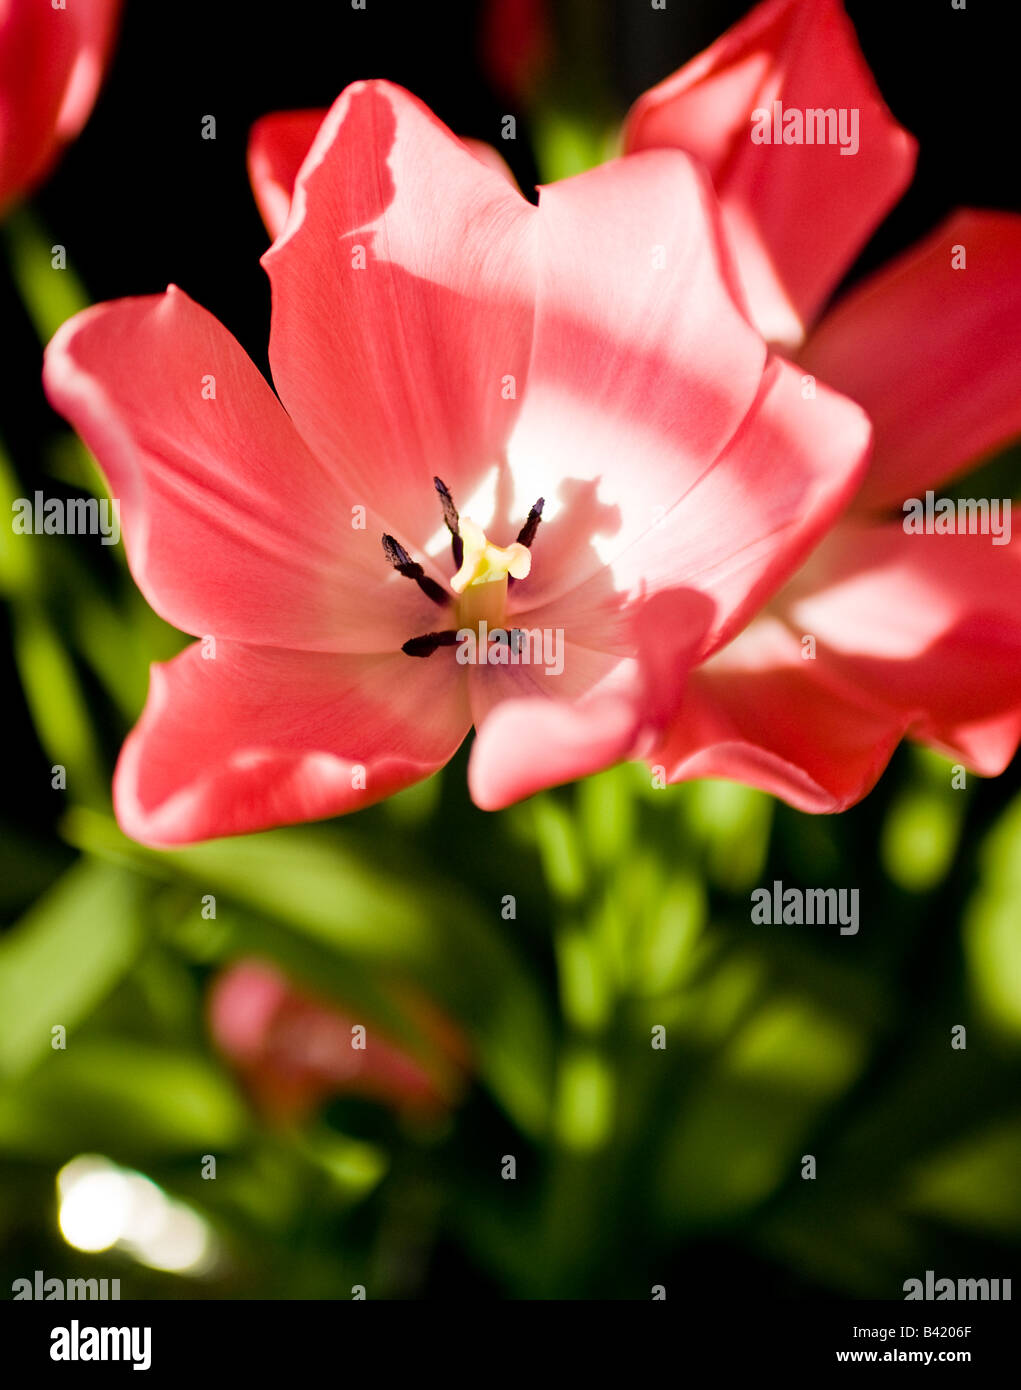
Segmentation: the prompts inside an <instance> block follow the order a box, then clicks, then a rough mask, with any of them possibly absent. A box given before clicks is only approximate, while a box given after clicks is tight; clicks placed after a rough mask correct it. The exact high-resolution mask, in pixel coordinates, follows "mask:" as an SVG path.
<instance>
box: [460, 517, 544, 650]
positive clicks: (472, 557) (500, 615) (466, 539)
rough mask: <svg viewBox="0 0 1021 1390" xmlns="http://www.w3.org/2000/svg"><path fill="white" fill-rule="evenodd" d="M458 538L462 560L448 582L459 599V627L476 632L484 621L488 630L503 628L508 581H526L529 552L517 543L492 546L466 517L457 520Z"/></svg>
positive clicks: (530, 555)
mask: <svg viewBox="0 0 1021 1390" xmlns="http://www.w3.org/2000/svg"><path fill="white" fill-rule="evenodd" d="M459 534H460V537H461V541H462V544H463V547H464V551H463V555H464V558H463V559H462V561H461V568H460V569H459V570H458V572H457V573H456V574H455V575H454V577H453V579H452V580H451V581H450V587H451V588H452V589H453V591H454V593H455V594H457V595H458V603H457V623H458V627H459V628H466V627H470V628H474V629H475V630H476V631H478V627H479V624H480V623H481V622H482V621H483V620H485V622H486V623H487V624H488V626H489V627H490V628H491V629H492V628H502V627H503V619H504V608H505V606H506V603H507V581H508V578H509V577H513V578H514V579H524V578H525V576H526V575H527V574H528V572H529V570H530V569H531V568H532V554H531V551H530V550H529V549H528V547H527V546H526V545H522V544H521V542H520V541H514V542H513V543H512V544H511V545H508V546H501V545H494V544H493V543H492V541H489V540H487V539H486V533H485V532H484V531H483V529H482V527H481V526H478V525H476V523H475V522H474V521H472V519H471V517H469V516H463V517H461V518H460V527H459Z"/></svg>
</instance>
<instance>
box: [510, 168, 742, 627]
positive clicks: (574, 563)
mask: <svg viewBox="0 0 1021 1390" xmlns="http://www.w3.org/2000/svg"><path fill="white" fill-rule="evenodd" d="M715 216H716V206H715V200H714V199H713V196H712V191H711V189H710V188H709V186H708V183H707V181H706V179H705V177H704V174H703V173H702V171H701V170H700V169H699V168H698V166H697V165H696V164H695V163H694V161H693V160H690V159H689V158H688V157H687V156H685V155H682V154H680V153H678V152H676V151H672V150H659V151H652V152H650V153H648V154H644V155H641V156H636V157H634V158H631V159H624V160H615V161H613V162H611V163H609V164H604V165H601V166H600V167H599V168H596V169H592V170H590V171H589V172H587V173H584V174H580V175H578V176H577V177H575V178H571V179H567V180H564V181H563V182H562V183H557V184H553V185H550V186H549V187H546V188H543V189H542V191H541V194H540V203H539V225H540V248H541V254H540V272H539V292H538V303H537V308H536V320H535V340H534V347H533V352H532V364H531V369H530V375H529V382H528V390H527V393H526V396H525V400H524V403H523V405H522V408H521V414H520V416H519V418H518V422H517V425H516V426H515V429H514V433H513V436H512V437H511V440H510V444H509V447H508V451H507V458H508V463H509V467H510V473H511V476H512V478H513V484H514V497H513V498H512V499H510V504H509V515H510V516H523V515H524V514H525V512H526V511H527V508H528V506H529V505H530V504H531V502H532V501H533V500H534V499H535V498H536V497H539V496H543V497H545V500H546V506H545V510H544V511H543V521H542V525H541V527H540V529H539V533H538V535H537V537H536V539H535V542H534V544H533V546H532V572H531V574H530V576H529V578H528V579H527V580H526V581H524V583H523V584H521V585H520V586H515V590H514V593H515V596H516V598H515V601H516V602H517V601H518V598H517V595H519V594H520V595H521V598H520V601H521V602H522V603H523V602H526V601H527V602H528V603H529V604H530V605H533V606H537V605H539V604H543V603H546V602H549V601H550V600H551V599H553V598H555V597H556V596H557V595H559V594H563V593H567V592H568V591H569V590H571V589H572V588H574V587H576V586H577V585H579V584H581V583H583V582H584V581H585V580H586V579H588V578H590V577H593V576H595V575H597V574H598V573H599V571H600V570H602V569H604V567H605V566H606V565H607V564H608V563H611V562H612V561H613V559H614V557H615V556H616V555H619V554H621V553H622V552H623V551H624V550H626V548H627V547H628V546H629V545H631V544H633V543H634V542H635V541H637V540H638V539H639V538H640V537H642V536H644V535H645V534H646V532H647V531H648V530H649V528H650V526H652V524H653V523H654V522H655V521H656V520H657V518H659V517H662V516H664V515H666V514H667V513H669V512H670V510H671V508H673V507H674V506H675V505H676V504H677V503H678V501H679V500H680V499H681V498H683V497H684V496H685V495H686V494H687V493H689V492H690V491H691V490H692V489H694V488H695V487H696V486H697V485H698V484H699V482H700V480H701V479H702V478H704V477H705V475H707V474H708V473H710V472H711V471H712V469H713V467H714V465H715V461H716V460H717V459H718V457H719V456H720V455H721V453H722V452H723V451H724V449H725V448H726V446H727V444H728V442H729V441H730V440H731V439H732V438H733V437H734V435H735V434H737V432H738V431H739V429H740V428H741V426H742V424H743V422H744V421H745V418H746V416H747V414H748V412H749V410H750V409H751V408H752V407H753V405H754V403H755V401H756V398H757V396H758V393H759V391H760V388H761V385H762V373H763V368H764V365H765V362H766V350H765V345H764V344H763V342H762V340H761V338H760V337H759V336H758V334H756V333H755V332H754V331H753V330H752V328H751V327H750V326H749V325H748V323H747V322H746V321H745V319H744V318H743V317H742V315H741V314H740V312H739V311H738V309H737V307H736V305H735V304H734V301H733V299H732V298H731V296H730V293H729V291H728V287H727V283H726V278H725V271H724V268H723V266H722V265H721V261H720V253H719V240H718V236H717V228H716V223H715ZM739 529H740V523H738V525H736V526H735V530H739ZM487 534H491V532H490V531H489V530H488V529H487ZM526 592H527V599H526V597H525V595H526Z"/></svg>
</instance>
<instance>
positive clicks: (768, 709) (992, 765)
mask: <svg viewBox="0 0 1021 1390" xmlns="http://www.w3.org/2000/svg"><path fill="white" fill-rule="evenodd" d="M773 610H774V611H773V615H772V616H768V615H767V616H763V617H760V618H758V619H756V620H755V621H754V622H753V623H752V624H751V625H750V626H749V627H748V628H747V629H746V630H745V631H744V632H742V633H741V634H739V636H738V637H737V638H736V639H735V640H734V641H733V642H732V643H731V644H730V645H729V646H728V647H726V648H725V649H724V650H723V651H722V652H720V653H718V654H717V655H716V656H715V657H713V659H712V660H711V661H709V662H707V663H706V665H705V666H703V667H701V668H699V670H698V671H697V672H695V673H694V675H693V676H692V678H691V680H690V682H689V684H688V688H687V693H686V696H685V701H684V703H683V704H682V706H681V708H680V710H679V712H678V714H677V716H676V717H675V719H674V720H673V723H672V725H671V728H670V732H669V735H668V736H667V737H666V738H665V739H664V741H663V743H662V745H661V746H660V747H659V748H658V749H657V751H656V752H655V753H654V754H652V755H651V757H650V760H651V761H652V762H654V763H660V764H662V765H663V766H664V767H665V769H666V773H667V777H668V779H669V780H670V781H678V780H682V779H686V778H691V777H705V776H716V777H730V778H734V779H736V780H739V781H743V782H748V783H750V784H751V785H753V786H758V787H761V788H763V789H764V790H766V791H769V792H772V793H773V794H774V795H776V796H780V797H782V798H783V799H784V800H786V801H789V802H790V803H791V804H792V805H794V806H797V807H798V808H799V809H801V810H805V811H841V810H844V809H846V808H847V807H848V806H851V805H853V804H854V803H855V802H856V801H858V800H860V798H861V797H863V796H864V795H865V794H866V793H867V792H868V791H869V790H871V788H872V786H873V785H874V784H875V782H876V780H877V779H878V777H879V775H880V774H881V772H882V771H883V768H884V767H885V766H886V763H887V762H888V760H889V758H890V757H891V756H892V754H893V751H894V749H895V748H896V746H897V744H898V743H899V742H900V740H901V738H903V737H906V736H907V737H911V738H914V739H918V740H921V741H924V742H926V743H928V744H931V745H933V746H935V747H936V748H938V749H939V750H941V751H942V752H944V753H946V754H947V755H948V756H950V757H952V758H956V759H959V760H960V761H961V762H962V763H964V764H966V765H967V766H969V767H971V768H974V769H975V770H976V771H978V772H980V773H982V774H984V775H987V776H994V775H996V774H998V773H1000V772H1002V771H1003V769H1004V768H1005V767H1006V765H1007V764H1008V763H1009V762H1010V760H1011V758H1012V757H1013V755H1014V752H1015V751H1016V749H1017V746H1018V741H1019V738H1021V695H1019V692H1021V556H1019V551H1018V548H1017V547H1016V546H1014V545H1013V544H1012V545H1009V546H994V545H992V543H991V537H990V536H983V535H967V534H964V535H956V536H928V535H918V536H907V535H905V534H904V532H903V530H902V529H901V527H900V526H896V525H894V526H865V525H852V524H850V523H845V524H843V525H842V526H840V527H839V528H838V529H837V530H836V531H835V532H834V533H833V535H832V536H831V537H830V538H829V539H828V540H827V541H825V542H824V543H823V545H822V546H820V548H819V550H818V551H817V552H816V554H815V555H814V556H813V557H812V559H811V561H810V562H809V564H808V566H806V568H805V570H804V571H803V572H802V573H801V574H800V575H799V576H798V577H797V578H796V580H795V581H793V582H792V584H790V585H789V586H788V588H787V589H786V590H785V591H784V593H783V594H782V595H781V596H780V598H779V599H777V600H776V601H775V602H774V605H773ZM808 637H811V638H812V639H813V641H814V653H815V654H814V657H812V658H811V659H806V656H807V654H808V653H809V652H810V651H811V650H813V648H812V647H811V646H810V645H809V644H808V643H806V642H805V641H804V639H805V638H808Z"/></svg>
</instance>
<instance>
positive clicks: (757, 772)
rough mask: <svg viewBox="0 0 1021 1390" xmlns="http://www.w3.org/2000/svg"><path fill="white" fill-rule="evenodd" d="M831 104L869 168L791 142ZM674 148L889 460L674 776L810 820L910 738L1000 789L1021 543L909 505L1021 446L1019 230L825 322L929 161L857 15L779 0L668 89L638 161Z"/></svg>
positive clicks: (806, 571)
mask: <svg viewBox="0 0 1021 1390" xmlns="http://www.w3.org/2000/svg"><path fill="white" fill-rule="evenodd" d="M777 108H779V110H777ZM816 108H823V109H827V108H828V109H831V110H832V111H833V112H834V114H835V115H836V116H839V113H840V112H841V111H843V112H845V113H856V114H855V115H854V118H853V121H854V123H853V129H854V130H856V132H857V136H856V140H857V146H858V148H857V150H856V152H854V153H853V154H849V155H848V157H845V151H844V150H842V148H841V146H840V144H839V142H838V143H833V144H818V143H817V144H809V143H807V142H806V143H797V142H796V139H795V141H792V142H791V143H789V144H788V143H779V141H780V136H781V133H782V132H783V130H784V128H785V127H787V128H789V129H791V130H793V132H794V134H795V137H796V134H797V120H796V117H795V119H794V120H793V121H791V122H790V124H789V125H788V119H787V117H786V116H784V115H783V114H782V113H784V112H790V111H793V112H795V113H798V112H800V113H804V112H805V111H806V110H810V109H816ZM777 115H779V116H780V122H779V123H776V122H775V117H776V116H777ZM767 118H771V119H773V120H774V125H773V128H772V129H770V127H769V126H768V125H766V121H767ZM756 125H758V126H759V127H760V130H759V137H760V138H759V139H758V140H755V139H752V138H751V132H752V130H753V128H754V127H755V126H756ZM851 129H852V122H851V119H850V114H849V115H848V119H847V135H848V139H847V142H846V146H847V150H848V151H849V150H850V147H851V144H852V139H851V133H850V132H851ZM773 130H775V132H776V134H775V137H774V138H773V139H772V142H771V143H766V142H765V141H764V140H763V139H762V138H761V137H762V135H764V134H766V133H768V134H770V135H772V134H773ZM785 139H786V137H785ZM838 141H839V135H838ZM661 147H674V148H680V149H685V150H687V151H689V152H691V153H693V154H695V155H697V156H698V157H699V158H700V159H701V160H702V161H703V162H704V164H705V165H706V167H707V168H708V169H709V171H710V173H711V174H712V176H713V180H714V183H715V187H716V192H717V194H718V196H719V199H720V203H721V208H722V220H723V224H724V228H725V234H726V239H727V242H728V245H729V247H730V250H731V254H732V256H733V260H734V263H735V266H736V269H737V275H738V278H739V280H740V281H741V284H742V287H743V290H744V294H745V299H746V303H747V307H748V312H749V314H750V316H751V317H752V319H753V321H754V322H756V323H757V324H758V325H759V327H760V329H761V331H762V332H763V334H764V336H765V337H766V338H768V339H770V340H773V341H775V342H778V343H780V344H782V345H783V346H784V347H785V348H786V350H787V351H789V352H790V353H791V354H792V355H796V356H797V359H798V361H799V362H800V363H801V364H802V365H803V368H804V370H805V371H806V372H807V373H810V374H812V375H814V376H817V377H818V378H819V379H820V380H822V381H826V382H827V383H828V384H829V385H831V386H833V387H835V388H837V389H838V390H840V391H843V392H845V393H846V394H847V395H848V396H850V397H852V398H853V399H854V400H856V401H858V402H859V403H860V404H861V405H862V406H864V407H865V409H866V410H867V411H868V414H869V417H870V419H871V420H872V423H873V427H874V429H875V449H874V452H873V455H872V458H871V462H870V465H869V471H868V475H867V477H866V479H865V482H864V484H863V486H862V489H861V491H860V492H859V494H858V495H857V497H856V498H855V500H854V504H853V506H852V508H851V509H850V510H849V512H848V513H847V515H846V518H845V519H843V520H842V521H841V523H840V524H839V525H838V526H837V527H836V528H834V530H833V531H832V532H831V533H830V534H829V536H827V537H826V539H825V540H824V541H823V543H822V544H821V545H820V546H819V548H818V549H817V550H816V552H815V553H814V554H813V555H812V556H811V558H810V560H809V561H808V563H807V564H806V566H805V567H804V568H803V569H802V570H801V571H800V572H799V573H798V574H797V575H796V576H795V577H794V578H793V579H792V580H791V582H790V583H789V584H788V585H787V586H786V587H785V588H784V589H783V590H782V591H781V592H780V593H779V594H778V595H777V596H776V597H775V598H773V599H772V600H771V602H770V603H769V604H768V605H767V607H766V608H765V609H764V610H763V612H762V613H761V614H760V615H759V616H758V617H757V618H756V620H755V621H754V622H753V623H751V624H750V625H748V626H747V627H746V628H745V629H744V631H742V633H741V634H740V635H739V636H738V637H737V638H736V640H735V641H734V642H732V643H731V644H730V645H729V646H728V647H727V649H726V650H725V651H721V652H720V653H719V654H718V655H716V656H714V658H713V659H712V660H711V661H709V662H707V663H706V664H705V665H704V666H702V667H701V668H700V669H699V670H698V671H697V672H695V673H694V674H693V676H692V679H691V681H690V682H689V685H688V689H687V692H686V697H685V700H684V703H683V705H682V706H681V707H680V709H679V711H678V715H677V717H676V719H675V720H674V721H673V723H672V725H671V729H670V732H669V734H668V736H667V737H666V739H665V740H664V741H663V743H662V744H661V746H660V747H659V748H658V749H657V750H656V751H655V753H654V755H653V756H654V760H655V761H656V762H658V763H659V764H661V765H662V767H663V768H664V771H665V775H666V777H667V778H668V780H671V781H674V780H679V779H681V778H685V777H698V776H723V777H729V778H734V779H736V780H740V781H744V782H749V783H752V784H754V785H757V786H760V787H763V788H765V789H766V790H767V791H770V792H773V793H774V794H776V795H778V796H781V797H783V798H785V799H786V800H787V801H789V802H791V803H792V804H793V805H795V806H798V807H800V808H801V809H803V810H809V811H836V810H841V809H843V808H844V807H846V806H848V805H851V804H852V803H853V802H855V801H857V800H858V799H859V798H860V797H862V796H863V795H864V794H865V793H866V792H867V791H869V790H870V788H871V787H872V786H873V785H874V783H875V781H876V779H877V778H878V777H879V775H880V773H881V772H882V770H883V768H884V767H885V766H886V764H887V762H888V760H889V758H890V756H891V754H892V753H893V750H894V749H895V748H896V746H897V744H898V743H899V742H900V740H901V739H902V738H903V737H904V736H906V735H907V736H911V737H914V738H917V739H920V740H923V741H925V742H926V743H928V744H931V745H933V746H935V747H936V748H938V749H939V750H941V751H942V752H944V753H947V754H948V755H949V756H950V757H952V758H954V759H960V760H961V762H962V763H963V764H966V765H968V766H970V767H972V768H975V769H977V770H978V771H979V772H981V773H984V774H987V775H993V774H996V773H999V772H1001V771H1002V770H1003V769H1004V767H1006V765H1007V763H1008V762H1009V761H1010V760H1011V758H1012V757H1013V755H1014V752H1015V750H1016V748H1017V744H1018V739H1019V736H1021V549H1019V547H1018V545H1017V544H1016V543H1015V542H1014V541H1013V539H1012V538H1011V532H1010V528H1009V526H1007V527H1005V528H1003V534H1002V535H1001V536H1000V537H998V538H997V539H996V540H995V541H994V540H993V538H992V537H991V536H990V534H971V533H963V534H962V533H961V532H959V531H958V532H957V533H950V532H947V533H945V534H937V533H936V532H938V531H939V526H938V524H937V525H936V527H935V530H934V531H933V532H932V533H929V532H926V533H919V534H906V533H905V529H904V521H905V513H904V504H905V503H906V502H908V500H909V499H912V498H914V499H918V500H919V502H921V500H922V499H923V498H924V497H925V494H926V490H927V489H939V488H940V486H941V485H943V484H946V483H948V482H950V481H951V480H952V479H955V478H957V477H958V476H959V475H960V474H961V473H962V472H963V471H964V470H966V469H967V468H968V467H969V466H971V465H973V464H974V463H975V462H977V461H978V460H979V459H981V458H982V457H983V456H985V455H987V454H989V453H991V452H993V451H995V450H996V449H997V448H998V447H999V446H1001V445H1003V444H1005V443H1007V442H1009V441H1010V440H1011V439H1012V438H1013V437H1015V436H1016V435H1018V434H1019V433H1021V354H1019V352H1018V343H1019V341H1021V217H1017V216H1014V215H1011V214H1007V213H996V212H978V211H963V212H959V213H957V214H955V215H954V216H952V217H950V218H949V219H948V221H947V222H945V223H944V224H943V225H942V226H941V227H940V228H938V229H937V230H936V231H935V232H933V233H932V235H931V236H929V237H928V238H927V239H926V240H925V241H923V242H922V244H921V245H919V246H917V247H915V248H913V249H912V250H909V251H907V252H906V253H905V254H903V255H902V256H900V257H899V258H898V259H897V260H896V261H894V262H893V263H892V264H891V265H889V266H887V267H885V268H883V269H881V270H880V271H879V272H877V273H876V274H874V275H872V276H871V277H870V278H868V279H866V280H864V281H863V282H862V283H861V284H859V285H857V286H856V287H855V288H854V289H852V290H851V291H850V292H849V293H848V294H847V295H846V296H845V297H844V298H843V299H842V300H840V301H839V302H838V303H837V304H836V306H835V307H834V308H833V309H831V310H829V311H828V312H827V313H826V314H825V315H824V316H823V317H822V319H821V321H817V315H818V311H819V309H820V306H822V305H823V304H824V303H825V301H826V300H827V298H828V297H829V295H830V294H831V293H832V291H833V290H834V289H835V287H836V285H837V283H838V281H839V280H840V279H841V277H842V276H843V275H844V274H845V272H846V271H847V269H848V268H849V265H850V262H851V260H852V259H853V257H854V255H855V254H856V253H857V251H858V250H859V248H860V247H861V245H862V244H863V242H864V241H865V240H866V238H867V237H868V235H869V234H870V233H871V232H872V230H873V229H874V228H875V226H876V225H877V224H878V222H879V221H880V220H881V218H882V217H883V216H884V214H885V213H886V211H887V209H888V208H889V207H890V206H891V205H892V204H893V203H894V202H895V201H896V199H897V198H898V197H899V196H900V194H901V193H902V192H903V190H904V188H905V186H906V185H907V183H908V182H909V181H910V178H911V174H912V171H913V168H914V160H915V144H914V141H913V140H912V138H911V137H910V136H909V135H908V134H907V132H906V131H904V130H903V129H901V128H900V127H899V126H898V125H897V123H896V122H895V121H894V119H893V117H892V116H891V115H890V113H889V111H888V110H887V109H886V107H885V106H884V104H883V102H882V98H881V97H880V95H879V93H878V91H877V90H876V86H875V83H874V81H873V79H872V76H871V74H870V72H869V70H868V67H867V66H866V64H865V60H864V58H863V56H862V54H861V51H860V49H859V48H858V44H857V40H856V37H855V34H854V30H853V28H852V26H851V24H850V22H849V20H848V18H847V16H846V14H845V13H844V11H843V7H842V6H841V4H840V3H839V0H770V3H767V4H763V5H760V6H758V7H757V8H756V9H754V10H753V11H752V12H751V13H750V14H749V15H748V16H747V17H746V18H745V19H744V20H742V21H741V22H740V23H739V24H738V25H736V26H735V27H734V28H733V29H732V30H730V31H729V32H728V33H727V34H725V35H724V36H723V37H722V38H721V39H720V40H718V42H717V43H716V44H714V45H713V46H712V47H711V48H709V49H708V50H707V51H706V52H705V53H703V54H701V55H700V56H699V57H698V58H696V59H694V60H693V61H692V62H691V63H689V64H688V65H687V66H686V67H684V68H682V69H681V71H680V72H678V73H676V74H674V76H673V77H670V78H669V79H668V80H667V81H665V82H663V83H662V84H661V85H660V86H659V87H656V88H653V89H652V91H650V92H647V93H646V94H645V95H644V96H643V97H642V98H641V99H640V100H639V101H638V102H637V103H636V105H635V107H634V109H633V110H632V112H631V114H630V116H629V118H628V122H627V126H626V128H625V148H626V149H627V150H629V151H632V152H634V153H636V154H637V153H641V154H642V157H643V158H644V157H645V154H644V152H646V151H648V150H651V149H658V148H661ZM806 333H807V340H805V335H806ZM950 496H951V497H955V496H956V492H955V491H954V490H953V489H951V493H950ZM1008 505H1009V504H1008ZM807 638H811V643H810V644H809V643H808V642H807V641H806V639H807ZM806 658H808V659H806Z"/></svg>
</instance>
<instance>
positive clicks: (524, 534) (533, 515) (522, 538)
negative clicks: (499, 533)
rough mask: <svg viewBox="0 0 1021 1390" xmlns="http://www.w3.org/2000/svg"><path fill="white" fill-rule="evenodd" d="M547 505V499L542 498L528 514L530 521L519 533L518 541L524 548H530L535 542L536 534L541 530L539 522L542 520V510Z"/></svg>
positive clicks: (528, 520)
mask: <svg viewBox="0 0 1021 1390" xmlns="http://www.w3.org/2000/svg"><path fill="white" fill-rule="evenodd" d="M545 505H546V499H545V497H540V498H539V500H538V502H536V504H535V506H534V507H533V508H532V510H531V511H530V512H529V513H528V519H527V521H526V522H525V524H524V526H522V528H521V530H520V531H519V532H518V541H519V542H520V544H521V545H523V546H526V547H527V546H530V545H531V544H532V542H533V541H534V540H535V533H536V531H538V529H539V522H540V521H541V520H542V509H543V507H544V506H545Z"/></svg>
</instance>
